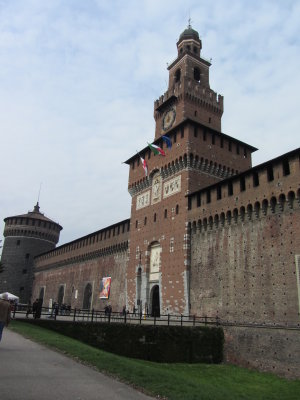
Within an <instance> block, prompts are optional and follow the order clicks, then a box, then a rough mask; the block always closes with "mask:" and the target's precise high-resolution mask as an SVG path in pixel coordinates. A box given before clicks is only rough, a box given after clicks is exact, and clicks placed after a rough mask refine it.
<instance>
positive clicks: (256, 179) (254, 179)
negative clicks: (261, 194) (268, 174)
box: [253, 172, 259, 187]
mask: <svg viewBox="0 0 300 400" xmlns="http://www.w3.org/2000/svg"><path fill="white" fill-rule="evenodd" d="M253 186H254V187H256V186H259V178H258V172H253Z"/></svg>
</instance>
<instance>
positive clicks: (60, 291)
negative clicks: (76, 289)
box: [57, 285, 65, 307]
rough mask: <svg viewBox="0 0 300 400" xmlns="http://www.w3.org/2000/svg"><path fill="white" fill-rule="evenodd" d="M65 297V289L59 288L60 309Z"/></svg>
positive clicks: (58, 300)
mask: <svg viewBox="0 0 300 400" xmlns="http://www.w3.org/2000/svg"><path fill="white" fill-rule="evenodd" d="M64 295H65V287H64V286H63V285H62V286H60V288H59V291H58V297H57V303H58V306H59V307H60V306H61V305H62V303H63V301H64Z"/></svg>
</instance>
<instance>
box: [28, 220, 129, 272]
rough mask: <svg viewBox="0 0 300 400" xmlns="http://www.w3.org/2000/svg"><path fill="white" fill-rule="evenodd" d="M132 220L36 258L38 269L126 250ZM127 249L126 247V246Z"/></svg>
mask: <svg viewBox="0 0 300 400" xmlns="http://www.w3.org/2000/svg"><path fill="white" fill-rule="evenodd" d="M129 230H130V220H129V219H128V220H125V221H121V222H119V223H117V224H114V225H111V226H109V227H107V228H104V229H101V230H99V231H97V232H94V233H91V234H89V235H87V236H84V237H81V238H79V239H76V240H74V241H72V242H69V243H66V244H64V245H62V246H59V247H57V248H55V249H54V250H51V251H48V252H47V253H44V254H41V255H39V256H38V257H36V258H35V264H36V268H37V269H39V270H40V269H43V268H45V267H48V266H49V265H52V264H55V263H61V262H63V261H64V262H66V261H67V260H73V261H74V260H75V259H76V260H77V259H79V258H80V259H84V258H89V256H96V257H98V256H99V255H105V254H112V253H114V252H116V251H120V250H122V249H123V248H124V243H127V241H128V235H129ZM125 247H126V246H125Z"/></svg>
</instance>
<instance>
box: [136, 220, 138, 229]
mask: <svg viewBox="0 0 300 400" xmlns="http://www.w3.org/2000/svg"><path fill="white" fill-rule="evenodd" d="M135 227H136V228H137V227H138V220H136V221H135Z"/></svg>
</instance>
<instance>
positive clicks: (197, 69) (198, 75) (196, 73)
mask: <svg viewBox="0 0 300 400" xmlns="http://www.w3.org/2000/svg"><path fill="white" fill-rule="evenodd" d="M194 79H195V81H197V82H200V69H199V68H197V67H195V68H194Z"/></svg>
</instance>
